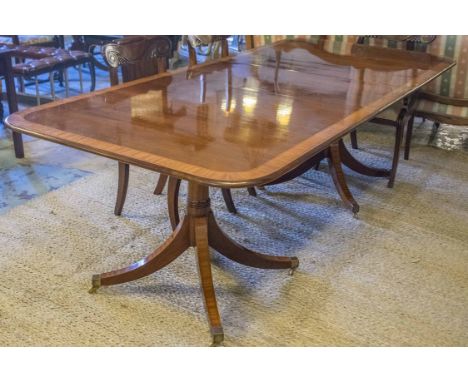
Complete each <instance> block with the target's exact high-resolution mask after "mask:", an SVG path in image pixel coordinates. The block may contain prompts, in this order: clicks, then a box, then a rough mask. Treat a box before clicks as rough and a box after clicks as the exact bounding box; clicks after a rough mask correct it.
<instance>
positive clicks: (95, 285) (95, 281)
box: [88, 275, 101, 294]
mask: <svg viewBox="0 0 468 382" xmlns="http://www.w3.org/2000/svg"><path fill="white" fill-rule="evenodd" d="M91 285H92V286H91V289H90V290H89V291H88V293H91V294H92V293H96V291H97V290H98V289H99V288H100V287H101V277H100V276H99V275H93V277H92V279H91Z"/></svg>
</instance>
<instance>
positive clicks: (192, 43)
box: [184, 35, 229, 65]
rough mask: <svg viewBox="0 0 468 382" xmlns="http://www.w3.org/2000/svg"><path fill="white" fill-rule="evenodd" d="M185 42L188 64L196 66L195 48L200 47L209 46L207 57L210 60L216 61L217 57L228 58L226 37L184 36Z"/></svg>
mask: <svg viewBox="0 0 468 382" xmlns="http://www.w3.org/2000/svg"><path fill="white" fill-rule="evenodd" d="M184 37H185V40H186V41H187V46H188V51H189V64H190V65H196V64H197V63H198V59H197V52H196V50H197V48H198V47H199V46H202V45H205V46H206V45H208V46H209V52H210V53H209V56H210V58H211V59H216V58H218V57H219V56H221V57H227V56H229V47H228V42H227V38H228V37H229V36H227V35H187V36H184Z"/></svg>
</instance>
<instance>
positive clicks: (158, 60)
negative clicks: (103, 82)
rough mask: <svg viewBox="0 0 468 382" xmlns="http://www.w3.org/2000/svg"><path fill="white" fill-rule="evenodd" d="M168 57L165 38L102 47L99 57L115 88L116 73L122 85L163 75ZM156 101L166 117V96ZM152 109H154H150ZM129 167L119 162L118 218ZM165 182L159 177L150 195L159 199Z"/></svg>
mask: <svg viewBox="0 0 468 382" xmlns="http://www.w3.org/2000/svg"><path fill="white" fill-rule="evenodd" d="M170 54H171V41H170V40H169V39H168V38H167V37H165V36H133V37H125V38H122V39H118V40H115V41H114V42H112V43H109V44H106V45H104V46H103V47H102V55H103V57H104V58H105V60H106V62H107V64H108V65H109V75H110V82H111V85H112V86H115V85H118V83H119V76H118V69H119V68H120V69H121V72H122V81H123V82H124V83H125V82H128V81H133V80H136V79H139V78H142V77H147V76H151V75H154V74H158V73H163V72H165V71H166V65H167V59H168V58H169V56H170ZM159 95H160V97H159V99H157V97H155V99H153V101H154V102H158V101H159V103H160V107H161V109H162V110H164V112H165V113H168V114H169V113H170V112H171V111H170V107H169V105H168V103H167V94H166V92H165V90H164V91H161V92H160V94H159ZM154 107H155V105H154ZM129 172H130V166H129V164H128V163H124V162H119V180H118V189H117V199H116V202H115V208H114V214H115V215H121V214H122V209H123V206H124V204H125V198H126V196H127V190H128V180H129ZM166 181H167V175H165V174H161V175H160V176H159V180H158V183H157V185H156V188H155V190H154V193H155V194H157V195H159V194H161V192H162V190H163V189H164V186H165V184H166Z"/></svg>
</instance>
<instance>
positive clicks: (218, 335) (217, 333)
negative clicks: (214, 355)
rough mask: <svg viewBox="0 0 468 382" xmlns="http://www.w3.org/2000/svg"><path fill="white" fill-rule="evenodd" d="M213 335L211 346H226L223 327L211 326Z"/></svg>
mask: <svg viewBox="0 0 468 382" xmlns="http://www.w3.org/2000/svg"><path fill="white" fill-rule="evenodd" d="M211 336H212V337H213V342H212V343H211V346H224V344H223V342H224V332H223V328H222V327H218V328H211Z"/></svg>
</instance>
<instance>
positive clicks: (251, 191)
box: [247, 187, 257, 196]
mask: <svg viewBox="0 0 468 382" xmlns="http://www.w3.org/2000/svg"><path fill="white" fill-rule="evenodd" d="M247 191H248V193H249V195H250V196H257V191H255V187H247Z"/></svg>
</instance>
